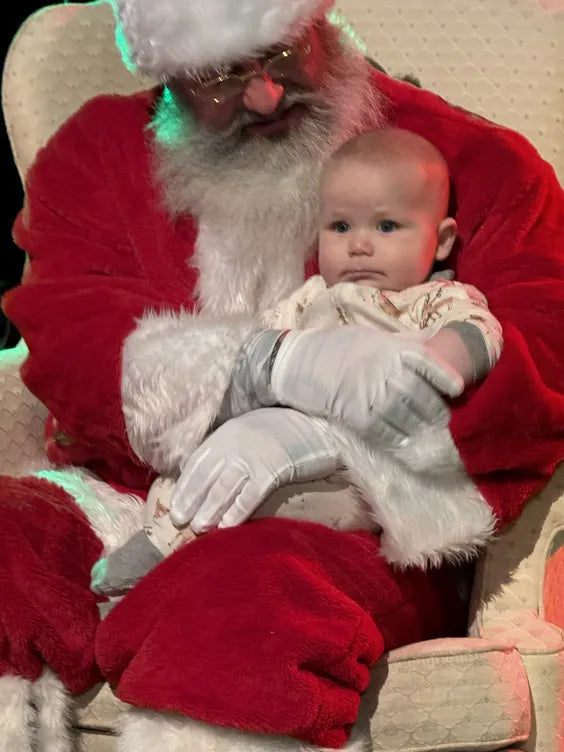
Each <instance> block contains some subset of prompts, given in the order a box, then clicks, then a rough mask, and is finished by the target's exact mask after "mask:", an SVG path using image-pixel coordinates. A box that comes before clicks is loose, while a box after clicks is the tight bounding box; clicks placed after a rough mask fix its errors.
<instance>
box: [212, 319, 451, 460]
mask: <svg viewBox="0 0 564 752" xmlns="http://www.w3.org/2000/svg"><path fill="white" fill-rule="evenodd" d="M282 335H284V336H283V337H282ZM463 389H464V381H463V379H462V377H461V376H460V374H458V373H457V372H456V371H455V370H454V369H453V368H452V367H451V366H449V365H448V364H447V363H445V362H444V361H442V360H441V359H440V358H439V357H438V356H437V357H436V356H434V355H433V354H432V353H430V352H427V351H426V350H425V348H424V346H423V344H421V343H418V342H414V341H413V340H409V339H407V338H405V337H402V336H401V335H398V334H396V333H390V332H379V331H376V330H374V329H370V328H368V327H365V326H342V327H335V328H326V329H308V330H306V331H295V330H294V331H291V332H288V333H284V332H280V331H274V330H265V331H262V332H258V333H257V334H255V335H254V337H253V338H252V339H251V340H250V342H248V343H247V344H246V345H245V346H244V347H243V348H242V350H241V353H240V356H239V359H238V363H237V367H236V369H235V372H234V374H233V377H232V381H231V384H230V387H229V389H228V390H227V393H226V395H225V401H224V404H223V408H222V416H220V417H223V419H227V418H229V417H232V416H233V415H240V414H241V413H243V412H247V411H248V410H253V409H255V408H256V407H258V406H260V405H276V404H278V405H285V406H287V407H293V408H295V409H296V410H301V411H302V412H304V413H307V414H308V415H316V416H320V417H324V418H333V419H336V420H338V421H340V422H342V423H344V424H345V425H346V426H347V427H348V428H351V429H352V430H354V431H356V432H357V433H358V434H360V436H362V437H363V438H365V439H366V440H367V441H369V442H370V443H371V444H375V445H378V446H381V447H391V446H397V445H398V444H401V443H402V441H403V440H404V439H405V438H406V437H409V436H413V435H415V434H416V433H419V432H420V431H424V430H426V429H428V428H430V427H436V426H442V425H446V424H447V423H448V420H449V410H448V408H447V406H446V405H445V403H444V402H443V400H442V399H441V397H440V394H445V395H447V396H449V397H457V396H458V395H460V394H461V393H462V391H463Z"/></svg>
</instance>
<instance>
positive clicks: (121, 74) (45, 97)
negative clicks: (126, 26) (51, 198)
mask: <svg viewBox="0 0 564 752" xmlns="http://www.w3.org/2000/svg"><path fill="white" fill-rule="evenodd" d="M114 29H115V22H114V16H113V13H112V9H111V7H110V5H109V4H108V3H107V2H105V1H104V0H99V1H98V2H92V3H68V4H65V5H51V6H47V7H45V8H41V9H40V10H39V11H37V12H35V13H33V14H32V15H31V16H30V17H29V18H28V19H27V20H26V21H24V23H23V24H22V26H21V27H20V29H19V30H18V33H17V34H16V36H15V37H14V39H13V41H12V44H11V46H10V49H9V50H8V54H7V56H6V61H5V64H4V72H3V78H2V107H3V111H4V119H5V122H6V129H7V132H8V137H9V139H10V144H11V147H12V153H13V156H14V160H15V162H16V166H17V168H18V171H19V173H20V176H21V177H22V179H23V178H24V176H25V173H26V171H27V169H28V167H29V166H30V164H31V163H32V162H33V159H34V157H35V154H36V152H37V150H38V149H39V148H40V147H41V146H43V145H44V144H45V143H46V142H47V140H48V139H49V137H50V136H51V135H52V134H53V133H54V132H55V131H56V130H57V128H58V127H59V126H60V125H61V124H62V123H63V122H65V120H67V119H68V118H69V117H70V115H72V114H73V113H74V112H75V111H76V110H77V109H78V108H79V107H80V106H81V105H82V104H83V103H84V102H85V101H87V100H88V99H91V98H92V97H94V96H96V95H97V94H101V93H117V94H129V93H131V92H133V91H137V90H139V89H143V88H148V87H150V86H152V85H153V83H154V82H153V81H151V80H150V79H147V78H141V77H138V76H135V75H133V74H132V73H131V72H130V71H129V70H128V69H127V68H126V67H125V65H124V64H123V62H122V60H121V57H120V54H119V51H118V49H117V47H116V44H115V34H114Z"/></svg>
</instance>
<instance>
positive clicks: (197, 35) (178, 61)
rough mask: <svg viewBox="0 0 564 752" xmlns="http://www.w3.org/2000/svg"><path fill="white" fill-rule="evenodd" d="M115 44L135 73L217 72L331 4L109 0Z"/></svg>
mask: <svg viewBox="0 0 564 752" xmlns="http://www.w3.org/2000/svg"><path fill="white" fill-rule="evenodd" d="M110 1H111V3H112V6H113V7H114V11H115V13H116V15H117V18H118V21H119V28H118V42H119V46H120V48H121V50H122V54H123V55H124V57H125V58H126V62H127V63H128V64H130V65H131V66H133V67H134V68H136V69H137V71H138V72H139V73H146V74H149V75H151V76H156V77H162V76H165V75H169V76H170V75H175V74H178V73H182V72H196V71H199V70H203V69H206V68H212V69H213V68H219V67H221V66H225V65H229V64H231V63H233V62H235V61H237V60H240V59H242V58H245V57H249V56H253V55H256V54H257V53H260V52H261V51H263V50H265V49H268V48H269V47H271V46H272V45H274V44H278V43H279V42H283V41H284V40H285V39H287V38H294V37H295V36H296V35H297V34H298V33H299V31H300V29H301V28H302V27H303V26H304V25H305V24H307V23H308V22H309V21H311V20H313V19H315V18H316V17H319V16H321V15H322V14H323V13H324V12H325V11H327V10H328V9H329V8H330V7H331V6H332V5H333V0H159V2H155V0H110Z"/></svg>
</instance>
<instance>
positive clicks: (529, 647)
mask: <svg viewBox="0 0 564 752" xmlns="http://www.w3.org/2000/svg"><path fill="white" fill-rule="evenodd" d="M482 636H483V638H484V639H487V640H495V641H496V642H497V641H499V642H502V643H505V644H506V645H515V646H516V647H517V648H518V650H519V653H520V654H521V658H522V661H523V665H524V666H525V670H526V673H527V678H528V682H529V691H530V694H531V705H532V708H533V711H534V712H533V714H532V718H533V724H532V728H531V732H530V736H529V738H528V740H527V741H526V742H525V743H524V746H523V750H526V752H561V750H562V749H564V632H563V631H562V630H561V629H560V628H559V627H556V626H554V625H552V624H548V623H547V622H546V621H544V620H543V619H541V618H540V617H539V615H538V614H537V613H535V612H534V611H505V612H504V613H503V614H500V615H499V616H498V617H497V618H495V619H491V620H490V621H489V623H488V626H487V628H485V629H483V631H482ZM537 718H538V719H542V723H539V724H536V723H535V722H534V720H535V719H537Z"/></svg>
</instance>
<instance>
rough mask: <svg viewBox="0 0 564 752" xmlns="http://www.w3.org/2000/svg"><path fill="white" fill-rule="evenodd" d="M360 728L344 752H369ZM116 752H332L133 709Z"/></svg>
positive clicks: (281, 739) (289, 739) (175, 716)
mask: <svg viewBox="0 0 564 752" xmlns="http://www.w3.org/2000/svg"><path fill="white" fill-rule="evenodd" d="M359 736H361V734H360V731H359V730H358V729H357V730H356V734H355V733H354V732H353V736H352V737H351V740H350V741H349V742H348V743H347V744H346V745H345V746H344V747H343V748H342V749H343V752H369V750H370V749H371V748H372V745H371V744H370V740H369V738H368V736H367V737H366V738H358V737H359ZM117 752H329V750H328V749H326V748H325V747H315V746H313V745H310V744H305V743H304V742H300V741H298V740H297V739H291V738H289V737H282V736H270V735H265V734H251V733H247V732H244V731H238V730H236V729H229V728H222V727H220V726H210V725H208V724H206V723H201V722H200V721H194V720H192V719H191V718H186V717H182V716H180V715H175V714H172V713H168V714H165V713H154V712H152V711H146V710H131V711H128V713H127V714H126V715H125V716H124V718H123V720H122V729H121V734H120V736H119V737H118V745H117Z"/></svg>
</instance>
